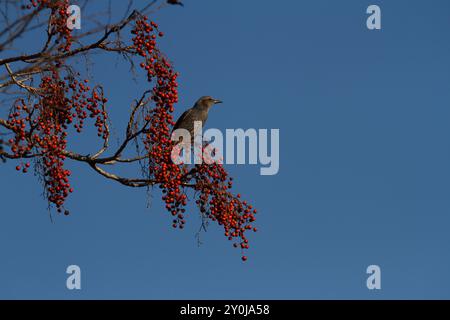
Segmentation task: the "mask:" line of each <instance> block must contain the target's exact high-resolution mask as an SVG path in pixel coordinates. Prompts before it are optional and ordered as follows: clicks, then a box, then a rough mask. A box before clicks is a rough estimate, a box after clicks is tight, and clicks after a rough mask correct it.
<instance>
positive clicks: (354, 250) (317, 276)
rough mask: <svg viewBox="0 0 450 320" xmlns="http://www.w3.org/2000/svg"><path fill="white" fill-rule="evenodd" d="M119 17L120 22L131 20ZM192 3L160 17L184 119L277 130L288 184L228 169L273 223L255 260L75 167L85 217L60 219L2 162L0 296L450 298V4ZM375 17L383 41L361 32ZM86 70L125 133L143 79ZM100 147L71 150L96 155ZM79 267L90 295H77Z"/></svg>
mask: <svg viewBox="0 0 450 320" xmlns="http://www.w3.org/2000/svg"><path fill="white" fill-rule="evenodd" d="M112 3H113V7H114V12H115V13H116V14H119V13H120V12H121V11H122V10H123V9H124V7H125V4H124V2H122V1H113V2H112ZM140 3H141V4H143V3H144V1H141V2H140ZM185 4H186V6H185V7H184V8H179V7H171V8H167V9H164V10H162V11H159V12H158V13H156V14H155V16H154V20H155V21H157V22H158V23H159V24H160V27H161V29H162V30H163V31H164V32H165V34H166V37H165V38H164V40H163V42H162V47H163V49H164V51H165V52H166V53H167V54H168V55H169V57H170V58H171V59H172V60H173V61H174V63H175V66H176V68H177V70H178V71H179V72H180V73H181V76H180V78H179V84H180V102H179V104H178V105H177V110H176V115H179V114H181V112H182V111H184V110H185V109H186V108H187V107H190V106H191V105H192V104H193V102H194V101H195V100H196V99H197V98H198V97H199V96H202V95H212V96H215V97H217V98H221V99H222V100H223V101H224V102H225V103H224V104H223V105H221V106H220V107H217V108H215V109H214V110H213V111H212V113H211V114H210V117H209V119H208V123H207V127H216V128H220V129H226V128H268V129H270V128H279V129H280V137H281V143H280V148H281V150H280V152H281V154H280V171H279V173H278V175H275V176H260V175H259V167H257V166H247V165H243V166H229V167H228V170H229V172H230V173H231V175H232V176H234V177H235V187H236V191H237V192H240V193H242V194H243V196H244V197H245V198H246V199H249V200H250V201H251V202H252V203H253V204H254V205H255V207H257V208H258V209H259V211H260V213H259V216H258V220H257V226H258V228H259V230H260V232H258V233H256V234H253V235H252V236H251V248H250V250H249V252H248V256H249V261H247V262H246V263H242V262H241V260H240V255H239V251H238V250H235V249H233V248H232V247H231V246H230V244H229V242H228V241H226V239H225V238H224V237H223V234H222V231H221V230H220V229H219V228H218V227H215V226H211V227H210V228H209V230H208V232H207V233H205V234H203V238H202V240H203V245H201V246H200V247H198V246H197V241H196V239H195V237H194V235H195V233H196V231H197V230H198V227H199V218H198V215H197V211H196V210H195V209H194V208H192V210H190V215H189V218H188V223H187V227H186V228H185V229H184V230H183V231H180V230H173V229H172V228H171V218H170V217H169V216H168V214H167V213H166V211H165V210H164V208H163V205H162V204H161V202H160V200H159V199H160V195H159V192H158V191H157V190H154V192H153V193H152V195H151V196H150V197H148V196H147V193H146V192H145V190H135V189H127V188H126V187H123V186H121V185H118V184H114V183H112V182H111V181H106V180H105V179H103V178H101V177H100V176H98V175H96V174H95V173H94V172H92V171H91V170H90V169H89V168H88V167H87V166H83V165H79V164H77V163H69V168H70V169H71V170H72V171H73V172H74V175H73V178H72V184H73V185H74V188H75V190H76V191H75V192H74V194H73V195H72V196H71V198H70V200H69V202H68V207H69V208H70V209H71V211H72V215H71V216H69V217H62V216H57V217H55V219H54V223H51V221H50V219H49V216H48V211H47V210H46V202H45V201H44V200H43V199H42V196H41V193H42V187H41V186H40V185H39V183H38V182H37V180H36V178H35V177H33V176H32V175H31V174H29V175H23V174H17V173H16V172H15V170H14V166H15V164H14V163H13V162H9V163H7V164H6V165H3V164H2V165H0V181H1V182H0V188H1V193H0V200H1V203H2V207H1V209H0V254H1V263H0V298H11V299H19V298H39V299H46V298H60V299H79V298H84V299H91V298H100V299H105V298H113V299H243V298H254V299H315V298H321V299H330V298H338V299H348V298H351V299H380V298H381V299H406V298H412V299H419V298H426V299H431V298H433V299H435V298H447V299H449V298H450V274H449V272H448V270H450V253H449V252H450V251H449V246H450V233H449V232H448V230H449V227H450V215H449V213H450V197H449V194H450V139H449V137H450V125H449V119H450V40H449V35H450V19H449V16H450V3H449V2H448V1H446V0H433V1H424V0H408V1H406V0H397V1H362V0H341V1H336V0H328V1H325V0H307V1H303V0H302V1H268V0H259V1H256V0H252V1H238V0H229V1H217V0H216V1H210V0H195V1H192V0H191V1H189V0H185ZM371 4H378V5H379V6H380V7H381V10H382V30H381V31H369V30H368V29H367V28H366V18H367V15H366V13H365V12H366V8H367V7H368V6H369V5H371ZM140 6H141V5H140ZM96 8H97V6H96V5H91V7H87V8H86V10H87V11H89V10H91V11H95V9H96ZM83 14H84V13H83ZM88 14H90V13H88ZM117 17H119V16H117ZM24 41H27V42H28V43H29V44H31V43H36V44H37V43H39V42H38V41H39V37H35V38H33V39H24ZM90 61H91V64H92V65H91V67H90V73H91V74H92V75H94V76H93V78H94V79H95V81H98V82H101V83H103V84H104V85H105V92H106V95H107V96H108V97H109V99H110V101H111V102H112V103H111V106H110V108H111V113H112V117H113V119H117V120H116V123H117V124H116V126H117V131H118V132H120V128H121V124H122V125H123V124H124V121H126V114H127V112H128V110H129V106H130V102H131V101H132V99H133V98H135V97H137V96H138V95H139V93H140V92H141V90H142V89H143V88H145V83H144V79H143V78H139V77H138V80H139V81H138V82H137V83H136V82H134V81H133V80H132V78H131V76H129V75H128V73H129V72H128V66H127V65H126V64H125V63H124V62H123V61H122V60H120V59H118V58H117V57H114V56H104V55H94V56H92V59H91V60H90ZM79 66H80V68H81V69H82V70H84V69H83V68H84V67H83V66H82V65H81V64H80V65H79ZM96 145H97V144H96V143H95V142H94V141H93V140H92V139H90V138H89V137H80V138H79V140H77V141H72V146H73V148H76V149H77V150H80V151H82V150H84V151H85V152H89V150H92V149H93V148H95V147H96ZM122 170H123V171H122V172H125V173H131V171H127V170H129V169H122ZM147 202H150V207H147ZM71 264H76V265H79V266H80V267H81V270H82V290H80V291H69V290H67V289H66V287H65V281H66V277H67V275H66V273H65V270H66V267H67V266H68V265H71ZM371 264H376V265H379V266H380V267H381V272H382V289H381V290H379V291H369V290H368V289H367V287H366V277H367V275H366V273H365V272H366V268H367V266H369V265H371Z"/></svg>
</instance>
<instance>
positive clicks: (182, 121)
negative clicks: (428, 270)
mask: <svg viewBox="0 0 450 320" xmlns="http://www.w3.org/2000/svg"><path fill="white" fill-rule="evenodd" d="M220 103H223V102H222V101H221V100H218V99H214V98H212V97H210V96H203V97H201V98H200V99H198V100H197V102H196V103H195V105H194V106H193V107H192V108H190V109H188V110H186V111H185V112H183V114H182V115H181V116H180V118H178V120H177V122H176V123H175V125H174V127H173V130H172V134H173V132H174V131H175V130H177V129H186V130H187V131H188V132H189V133H190V134H191V143H192V142H193V141H194V122H195V121H201V123H202V127H203V126H204V125H205V122H206V120H207V119H208V113H209V110H210V109H211V107H212V106H213V105H216V104H220ZM181 141H182V137H180V140H179V141H178V142H181Z"/></svg>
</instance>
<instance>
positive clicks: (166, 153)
mask: <svg viewBox="0 0 450 320" xmlns="http://www.w3.org/2000/svg"><path fill="white" fill-rule="evenodd" d="M131 33H132V34H133V35H134V37H133V39H132V40H133V44H134V47H135V50H136V53H137V54H138V55H140V56H141V57H143V58H144V62H142V63H141V64H140V66H141V68H142V69H144V70H145V71H146V72H147V79H148V81H149V82H152V81H153V80H154V82H155V85H154V87H153V90H152V100H153V101H154V103H155V107H154V108H151V109H149V110H147V115H146V118H145V120H146V121H148V122H149V128H148V131H147V133H146V135H145V138H144V145H145V148H146V150H147V152H148V154H149V168H148V172H149V174H150V176H151V178H153V179H155V180H156V181H158V182H159V183H160V188H161V189H162V193H163V197H162V199H163V201H164V202H165V203H166V209H167V210H168V211H169V212H170V213H171V215H172V216H173V218H174V220H173V227H174V228H177V227H179V228H181V229H182V228H184V224H185V223H186V220H185V219H184V213H185V208H184V207H185V206H186V204H187V196H186V194H185V192H184V189H183V187H182V182H183V176H184V175H185V174H186V173H187V169H186V168H182V167H181V166H178V165H176V164H174V163H173V162H172V161H171V150H172V147H173V144H172V141H171V139H170V138H171V137H170V133H171V127H172V126H173V125H174V122H173V116H172V112H173V111H174V104H175V103H176V102H177V101H178V84H177V76H178V74H177V73H176V72H175V71H174V70H173V68H172V65H171V63H170V62H169V61H168V60H167V59H166V58H165V57H164V56H163V55H162V53H161V52H160V50H159V49H158V48H157V44H156V39H157V38H158V37H162V36H163V33H162V32H160V31H159V30H158V25H157V24H156V23H155V22H153V21H149V20H148V18H147V17H145V16H142V17H139V18H138V19H137V20H136V25H135V27H134V28H133V30H132V31H131Z"/></svg>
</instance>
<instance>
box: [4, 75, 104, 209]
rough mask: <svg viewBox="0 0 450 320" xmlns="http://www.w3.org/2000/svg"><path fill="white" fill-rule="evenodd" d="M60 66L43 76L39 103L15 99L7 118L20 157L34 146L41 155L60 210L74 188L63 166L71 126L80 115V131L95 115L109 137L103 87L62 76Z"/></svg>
mask: <svg viewBox="0 0 450 320" xmlns="http://www.w3.org/2000/svg"><path fill="white" fill-rule="evenodd" d="M57 70H58V69H57V68H56V67H55V68H54V69H53V71H52V72H51V73H50V74H49V75H46V76H43V77H42V79H41V84H40V85H39V100H38V102H37V103H36V104H34V105H32V106H31V107H30V106H27V105H26V104H25V101H23V100H20V101H18V102H16V103H15V105H14V107H13V109H12V112H11V113H10V116H9V119H8V124H9V126H11V127H12V128H13V132H14V133H15V137H14V138H11V139H10V140H9V141H8V142H9V145H10V148H11V152H12V153H13V155H14V156H15V157H17V158H21V157H23V156H26V155H28V154H30V153H31V152H32V150H34V152H35V153H37V154H40V155H41V159H42V165H43V166H42V168H43V172H42V174H43V180H44V182H45V185H46V191H47V195H48V200H49V201H50V202H51V203H53V204H55V206H56V208H57V210H58V212H61V211H62V208H63V205H64V203H65V201H66V198H67V197H68V195H69V194H70V193H71V192H73V189H72V188H71V186H70V184H69V176H70V171H69V170H66V169H65V168H64V162H65V159H66V157H65V155H64V151H65V150H66V146H67V135H68V133H67V130H68V126H69V125H70V124H72V123H73V122H74V119H78V121H77V122H76V123H75V124H74V127H75V129H76V130H77V132H81V130H82V128H83V124H84V119H86V118H87V117H88V116H89V117H91V118H96V124H95V125H96V127H97V130H98V134H99V136H101V137H103V138H104V139H106V138H107V132H106V131H105V130H104V128H105V125H106V120H107V114H106V112H105V108H104V104H105V103H106V102H107V99H106V98H104V97H103V91H102V90H101V88H94V89H93V90H91V88H90V87H89V86H88V85H87V83H88V80H84V81H78V80H76V79H73V78H72V77H65V78H63V79H61V77H60V75H59V73H58V71H57ZM29 167H30V164H29V163H26V164H25V165H23V166H17V167H16V169H17V170H22V171H23V172H24V173H25V172H27V171H28V168H29ZM66 214H67V211H66Z"/></svg>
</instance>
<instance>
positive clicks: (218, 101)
mask: <svg viewBox="0 0 450 320" xmlns="http://www.w3.org/2000/svg"><path fill="white" fill-rule="evenodd" d="M219 103H223V101H222V100H217V99H214V104H219Z"/></svg>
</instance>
